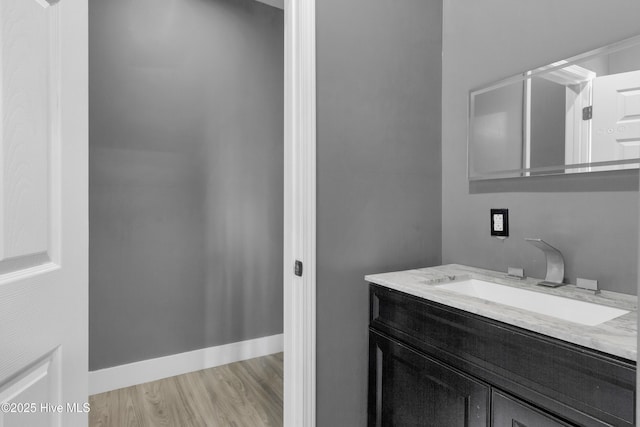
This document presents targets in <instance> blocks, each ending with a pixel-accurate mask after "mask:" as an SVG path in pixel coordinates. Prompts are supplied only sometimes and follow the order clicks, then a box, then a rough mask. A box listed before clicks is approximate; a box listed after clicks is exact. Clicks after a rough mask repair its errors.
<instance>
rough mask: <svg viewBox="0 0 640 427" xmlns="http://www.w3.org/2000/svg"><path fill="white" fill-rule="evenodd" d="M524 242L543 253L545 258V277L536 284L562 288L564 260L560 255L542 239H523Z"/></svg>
mask: <svg viewBox="0 0 640 427" xmlns="http://www.w3.org/2000/svg"><path fill="white" fill-rule="evenodd" d="M524 240H526V241H527V242H529V243H531V244H532V245H533V246H535V247H536V248H538V249H540V250H541V251H542V252H544V255H545V256H546V258H547V275H546V277H545V278H544V280H543V281H542V282H540V283H538V284H539V285H542V286H550V287H552V288H557V287H558V286H562V285H563V284H564V283H562V281H563V280H564V258H563V257H562V253H561V252H560V251H559V250H557V249H556V248H554V247H553V246H551V245H550V244H548V243H547V242H545V241H544V240H542V239H531V238H525V239H524Z"/></svg>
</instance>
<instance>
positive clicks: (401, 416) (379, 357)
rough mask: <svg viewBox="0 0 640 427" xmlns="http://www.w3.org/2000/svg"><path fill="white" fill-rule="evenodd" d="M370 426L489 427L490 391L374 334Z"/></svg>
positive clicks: (370, 371)
mask: <svg viewBox="0 0 640 427" xmlns="http://www.w3.org/2000/svg"><path fill="white" fill-rule="evenodd" d="M369 340H370V353H369V354H370V356H369V394H370V395H369V426H370V427H373V426H376V427H378V426H380V427H382V426H394V427H404V426H421V427H422V426H434V427H442V426H447V427H456V426H461V427H476V426H478V427H480V426H487V425H488V413H489V411H488V407H489V387H488V386H486V385H484V384H482V383H480V382H478V381H475V380H473V379H472V378H471V377H468V376H466V375H464V374H462V373H460V372H458V371H456V370H454V369H451V368H449V367H447V366H445V365H443V364H441V363H440V362H438V361H436V360H434V359H431V358H429V357H426V356H424V355H422V354H420V353H417V352H415V351H413V350H411V349H409V348H408V347H405V346H404V345H402V344H400V343H398V342H396V341H394V340H391V339H388V338H386V337H383V336H381V335H379V334H377V333H375V332H373V331H371V332H370V334H369Z"/></svg>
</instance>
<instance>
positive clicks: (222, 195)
mask: <svg viewBox="0 0 640 427" xmlns="http://www.w3.org/2000/svg"><path fill="white" fill-rule="evenodd" d="M283 25H284V16H283V11H282V10H279V9H276V8H273V7H270V6H267V5H265V4H262V3H258V2H256V1H253V0H180V1H160V2H158V1H151V0H109V1H101V0H91V1H90V17H89V28H90V64H89V66H90V67H89V68H90V70H89V71H90V72H89V78H90V159H89V160H90V198H89V200H90V213H89V217H90V251H89V252H90V253H89V254H90V284H89V300H90V319H89V328H90V336H89V346H90V369H91V370H96V369H101V368H106V367H111V366H115V365H121V364H125V363H131V362H135V361H140V360H144V359H150V358H155V357H160V356H165V355H169V354H175V353H181V352H185V351H190V350H195V349H200V348H205V347H209V346H214V345H221V344H226V343H231V342H237V341H242V340H248V339H253V338H258V337H263V336H269V335H274V334H280V333H282V328H283V324H282V312H283V303H282V301H283V298H282V296H283V295H282V232H283V229H282V218H283V210H282V209H283V207H282V206H283V194H282V192H283V75H284V74H283V73H284V71H283V61H284V58H283V45H284V43H283V42H284V39H283V37H284V32H283Z"/></svg>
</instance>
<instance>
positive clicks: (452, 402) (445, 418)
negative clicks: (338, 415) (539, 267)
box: [365, 265, 637, 427]
mask: <svg viewBox="0 0 640 427" xmlns="http://www.w3.org/2000/svg"><path fill="white" fill-rule="evenodd" d="M365 279H366V280H367V282H369V283H370V326H369V348H370V349H369V404H368V411H369V414H368V416H369V426H423V425H430V426H447V427H448V426H470V427H474V426H500V427H502V426H513V427H545V426H632V425H634V418H635V369H636V352H637V351H636V339H637V338H636V319H637V314H636V301H637V298H636V297H632V296H628V295H623V294H615V293H610V292H606V291H603V292H602V293H601V294H599V295H592V294H588V293H586V292H584V291H580V290H576V289H575V287H574V286H572V285H566V286H563V287H560V288H556V289H549V288H541V287H539V286H536V282H537V281H536V280H534V279H524V280H514V279H511V278H508V277H506V276H505V274H503V273H498V272H492V271H488V270H482V269H477V268H471V267H465V266H461V265H446V266H439V267H433V268H425V269H419V270H408V271H402V272H394V273H384V274H376V275H370V276H366V278H365ZM470 280H483V281H487V282H491V283H493V284H498V285H501V286H504V287H509V288H513V289H516V290H518V291H519V290H524V291H526V292H536V293H541V294H543V295H548V296H551V297H552V298H555V299H556V300H557V299H558V297H561V298H567V299H568V300H570V301H580V302H584V303H588V304H597V305H598V306H604V307H605V309H606V308H614V309H618V310H624V311H620V312H618V313H614V314H613V315H612V316H614V317H613V318H611V319H609V320H605V321H600V320H595V321H592V319H588V316H587V318H586V319H584V320H580V322H577V321H575V322H574V321H571V320H565V319H562V318H557V317H554V316H551V315H547V314H540V313H537V312H533V311H529V310H525V309H522V308H517V307H514V306H512V305H510V304H509V303H497V302H492V301H489V300H487V299H485V298H483V297H478V296H470V295H468V294H464V293H459V292H454V291H452V290H451V289H447V288H446V286H442V285H445V284H449V283H456V282H461V281H470ZM526 292H525V294H524V295H525V298H524V299H525V300H527V299H531V298H528V297H527V295H531V294H527V293H526ZM546 305H550V304H546ZM586 307H587V309H588V308H589V307H592V306H588V305H587V306H586ZM594 311H595V310H594ZM576 313H577V312H576ZM577 314H579V313H577ZM577 314H576V315H577ZM564 316H565V318H566V317H567V316H568V318H571V316H572V313H568V314H567V313H564ZM609 317H611V316H609ZM598 322H600V323H598ZM587 323H591V324H587ZM593 323H596V324H593Z"/></svg>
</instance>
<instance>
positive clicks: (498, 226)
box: [491, 209, 509, 237]
mask: <svg viewBox="0 0 640 427" xmlns="http://www.w3.org/2000/svg"><path fill="white" fill-rule="evenodd" d="M491 235H492V236H501V237H508V236H509V209H491Z"/></svg>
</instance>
